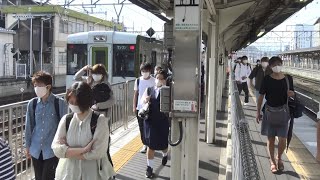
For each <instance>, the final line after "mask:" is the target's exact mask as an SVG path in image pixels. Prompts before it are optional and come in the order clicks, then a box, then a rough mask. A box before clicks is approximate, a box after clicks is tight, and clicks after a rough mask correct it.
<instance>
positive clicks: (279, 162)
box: [278, 159, 284, 171]
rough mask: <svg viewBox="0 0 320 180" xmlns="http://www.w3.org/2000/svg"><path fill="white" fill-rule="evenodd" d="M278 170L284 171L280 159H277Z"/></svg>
mask: <svg viewBox="0 0 320 180" xmlns="http://www.w3.org/2000/svg"><path fill="white" fill-rule="evenodd" d="M278 169H279V171H283V170H284V165H283V162H282V160H281V159H278Z"/></svg>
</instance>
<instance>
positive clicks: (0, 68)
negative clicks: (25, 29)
mask: <svg viewBox="0 0 320 180" xmlns="http://www.w3.org/2000/svg"><path fill="white" fill-rule="evenodd" d="M14 34H16V33H15V32H14V31H11V30H7V29H4V28H1V27H0V77H12V76H14V61H13V54H12V52H11V48H13V35H14Z"/></svg>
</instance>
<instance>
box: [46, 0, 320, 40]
mask: <svg viewBox="0 0 320 180" xmlns="http://www.w3.org/2000/svg"><path fill="white" fill-rule="evenodd" d="M120 1H123V0H120ZM64 2H65V0H50V3H52V4H57V3H59V4H64ZM90 2H91V0H74V2H73V3H74V4H82V3H88V4H90ZM117 2H118V0H100V1H99V3H117ZM125 3H130V2H129V1H128V0H127V1H126V2H125ZM120 8H121V6H120V5H117V6H116V9H117V11H118V12H119V10H120ZM71 9H74V10H76V11H80V12H81V11H82V12H84V10H83V8H82V7H79V6H77V7H71ZM86 10H88V11H91V8H86ZM93 11H94V12H101V14H94V16H97V17H99V18H102V19H107V20H110V21H111V20H112V19H116V18H117V15H116V11H115V9H114V6H113V5H108V6H99V7H96V8H94V9H93ZM105 12H107V15H105ZM318 17H320V0H314V1H313V2H312V3H310V4H309V5H308V6H306V7H305V8H303V9H301V10H300V11H299V12H297V13H295V14H293V15H292V16H291V17H290V18H288V19H287V20H286V21H284V22H283V23H282V24H280V25H279V26H277V27H276V28H274V29H273V30H274V31H290V30H291V29H293V27H292V25H295V24H310V25H311V24H313V23H314V22H315V21H316V20H317V18H318ZM123 21H124V24H125V26H127V27H128V31H132V30H133V27H134V30H135V31H142V34H143V35H146V34H145V31H146V30H147V29H149V28H150V27H152V28H153V29H154V30H155V31H160V32H158V33H156V34H155V37H158V38H159V37H163V33H162V32H161V31H163V29H164V27H163V25H164V21H162V20H160V19H159V18H158V17H156V16H154V15H153V14H152V13H150V12H148V11H146V10H144V9H142V8H140V7H138V6H136V5H124V6H123V9H122V12H121V15H120V22H123ZM274 36H275V34H269V35H268V34H267V35H266V36H264V38H260V39H259V40H258V41H257V42H258V43H259V42H260V43H261V42H266V37H274ZM288 36H292V35H288ZM269 39H270V38H269ZM271 40H272V41H274V38H271ZM254 44H257V43H253V44H252V45H254Z"/></svg>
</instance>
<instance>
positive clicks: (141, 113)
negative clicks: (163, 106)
mask: <svg viewBox="0 0 320 180" xmlns="http://www.w3.org/2000/svg"><path fill="white" fill-rule="evenodd" d="M147 95H148V96H151V88H148V89H147ZM149 106H150V102H148V103H146V104H145V105H144V106H143V107H142V108H141V109H140V110H139V112H138V116H139V117H140V118H141V119H143V120H144V121H146V120H148V119H149V110H150V108H149Z"/></svg>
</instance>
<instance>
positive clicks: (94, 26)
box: [1, 5, 123, 87]
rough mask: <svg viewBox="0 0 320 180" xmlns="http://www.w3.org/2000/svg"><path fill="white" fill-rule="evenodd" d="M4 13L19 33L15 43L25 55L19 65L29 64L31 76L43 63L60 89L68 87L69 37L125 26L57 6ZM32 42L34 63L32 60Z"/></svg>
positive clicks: (18, 8) (7, 22)
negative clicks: (66, 85) (66, 82)
mask: <svg viewBox="0 0 320 180" xmlns="http://www.w3.org/2000/svg"><path fill="white" fill-rule="evenodd" d="M1 11H2V13H3V14H5V25H6V28H7V29H12V30H15V31H16V35H15V36H14V38H13V42H14V45H15V47H16V48H17V49H18V48H19V50H20V52H21V56H20V58H19V60H18V63H21V64H26V66H27V76H28V75H30V74H33V73H34V72H36V71H39V70H41V62H42V70H45V71H47V72H49V73H51V74H52V75H54V77H55V79H54V83H55V84H54V85H55V86H56V87H62V86H65V75H66V47H67V46H66V45H67V37H68V35H69V34H73V33H78V32H86V31H99V30H101V31H105V30H113V29H114V28H115V27H116V28H117V29H120V30H121V29H122V28H123V25H122V24H115V23H113V22H110V21H106V20H103V19H99V18H96V17H93V16H89V15H87V14H83V13H79V12H76V11H73V10H70V9H64V8H63V7H61V6H54V5H46V6H29V5H21V6H6V7H4V8H3V9H2V10H1ZM31 19H32V21H31ZM30 27H32V29H33V31H32V39H30ZM41 32H43V38H41ZM31 40H32V50H33V51H32V52H33V55H32V62H30V60H29V59H30V58H29V57H30V43H31ZM41 47H42V48H41ZM41 59H42V60H41ZM30 64H32V66H30ZM30 67H32V69H31V70H30Z"/></svg>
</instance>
